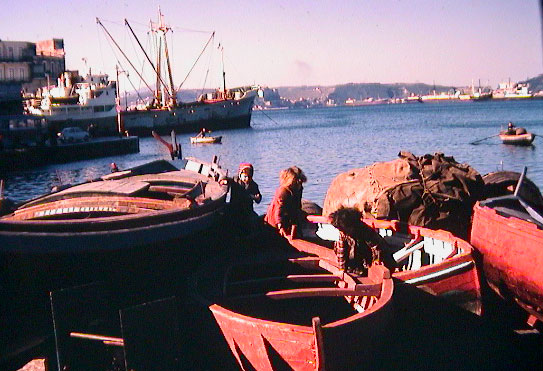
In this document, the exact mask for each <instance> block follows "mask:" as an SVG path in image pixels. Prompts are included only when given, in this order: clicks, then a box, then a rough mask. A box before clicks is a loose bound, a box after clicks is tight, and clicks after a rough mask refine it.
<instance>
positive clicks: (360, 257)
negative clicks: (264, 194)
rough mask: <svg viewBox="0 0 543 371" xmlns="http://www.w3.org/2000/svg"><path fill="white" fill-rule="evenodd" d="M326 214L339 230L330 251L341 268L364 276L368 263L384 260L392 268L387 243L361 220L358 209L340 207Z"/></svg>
mask: <svg viewBox="0 0 543 371" xmlns="http://www.w3.org/2000/svg"><path fill="white" fill-rule="evenodd" d="M329 217H330V219H331V224H332V225H333V226H334V227H336V228H337V229H338V230H339V236H340V238H339V241H336V242H335V243H334V252H335V253H336V257H337V261H338V265H339V267H340V268H341V269H343V270H345V271H347V272H352V273H356V274H361V275H365V274H367V271H368V269H369V267H370V266H371V265H372V264H376V263H377V264H379V263H384V265H385V266H386V267H387V268H389V269H391V268H393V260H392V256H391V255H390V251H391V250H390V249H387V247H388V244H387V242H386V241H385V239H384V238H383V237H381V235H379V233H377V232H376V231H375V230H374V229H373V228H371V227H370V226H368V225H367V224H366V223H364V221H362V213H361V212H360V211H359V210H357V209H355V208H351V207H340V208H339V209H338V210H336V211H334V212H333V213H331V214H330V215H329Z"/></svg>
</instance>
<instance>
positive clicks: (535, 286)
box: [470, 169, 543, 325]
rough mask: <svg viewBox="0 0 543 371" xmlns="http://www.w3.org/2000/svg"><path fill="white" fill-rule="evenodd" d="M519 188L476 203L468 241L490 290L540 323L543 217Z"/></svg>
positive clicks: (542, 291)
mask: <svg viewBox="0 0 543 371" xmlns="http://www.w3.org/2000/svg"><path fill="white" fill-rule="evenodd" d="M525 172H526V169H525V170H524V172H523V174H522V175H521V178H520V180H519V183H518V184H520V185H521V184H522V181H523V179H524V175H525ZM519 188H520V187H519V185H517V188H516V190H515V193H514V194H513V195H510V196H501V197H495V198H490V199H487V200H484V201H481V202H478V203H477V204H475V206H474V209H473V220H472V227H471V237H470V241H471V244H472V245H473V246H474V247H475V248H476V249H477V250H479V252H481V254H482V256H483V270H484V274H485V276H486V280H487V282H488V283H489V285H490V287H492V288H493V289H494V291H496V292H497V293H498V294H499V295H500V296H502V297H503V298H507V299H512V300H514V301H516V303H517V304H519V305H520V306H521V307H522V308H524V309H525V310H526V311H527V313H528V314H529V317H528V323H530V324H532V325H533V324H534V323H535V322H536V321H538V320H539V321H543V270H542V269H541V266H542V265H543V216H542V214H541V212H540V211H537V210H536V209H534V208H533V207H532V206H530V205H529V204H528V203H527V202H526V201H524V200H523V199H522V198H521V197H520V196H519Z"/></svg>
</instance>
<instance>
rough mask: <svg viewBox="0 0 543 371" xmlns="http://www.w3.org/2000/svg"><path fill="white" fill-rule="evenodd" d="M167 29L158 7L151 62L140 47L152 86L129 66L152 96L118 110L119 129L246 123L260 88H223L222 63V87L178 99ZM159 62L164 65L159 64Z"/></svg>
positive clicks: (141, 132) (162, 130)
mask: <svg viewBox="0 0 543 371" xmlns="http://www.w3.org/2000/svg"><path fill="white" fill-rule="evenodd" d="M97 23H98V24H99V25H100V26H102V28H103V29H104V31H105V32H106V35H107V36H108V37H109V38H110V39H111V40H112V41H113V43H114V45H115V46H116V47H117V48H118V49H119V51H120V52H121V53H122V55H123V56H125V58H126V59H127V61H128V63H129V64H130V65H131V66H133V64H132V62H130V60H129V59H128V57H126V54H125V53H124V52H123V50H122V49H121V48H120V47H119V45H118V44H117V42H115V40H114V39H113V37H112V36H111V34H110V33H109V32H108V31H107V29H106V28H105V27H104V25H103V24H102V23H101V21H100V20H99V19H97ZM125 23H126V25H127V27H128V28H129V30H130V32H131V34H132V35H133V36H134V38H135V39H136V41H137V42H138V44H139V45H140V47H141V43H140V42H139V39H138V38H137V36H136V34H135V33H134V32H133V30H132V27H131V26H130V24H129V23H128V21H127V20H125ZM169 31H171V28H170V27H169V26H168V25H166V24H165V23H164V17H163V15H162V13H161V12H160V9H159V20H158V22H157V23H153V22H152V24H151V30H150V32H151V33H152V34H153V35H155V36H156V38H155V40H157V45H155V47H154V50H155V51H156V53H155V54H156V55H153V56H154V57H155V58H154V60H155V61H156V62H152V61H151V58H150V57H149V56H148V55H149V53H148V52H147V51H146V50H145V49H143V47H141V52H142V53H143V55H145V56H146V62H149V64H150V65H151V68H152V74H153V78H154V79H155V80H156V85H155V88H151V85H152V84H151V83H149V82H147V81H145V80H144V78H143V76H142V74H141V73H140V72H139V71H138V70H137V69H135V68H134V67H133V68H134V70H135V73H136V74H137V75H138V76H139V77H140V79H141V80H142V82H143V83H144V84H145V85H146V86H147V88H148V89H149V93H150V94H151V95H152V99H151V101H150V102H149V103H148V104H147V105H145V106H144V107H139V108H136V109H131V110H124V111H121V112H120V115H121V125H122V130H123V131H124V130H126V131H128V132H129V133H130V134H132V135H138V136H149V135H151V132H152V131H154V132H156V133H158V134H161V135H162V134H167V133H169V132H170V131H171V130H175V131H176V132H178V133H180V132H185V133H186V132H194V131H198V130H200V128H202V127H206V128H208V129H212V130H219V129H220V130H224V129H233V128H245V127H249V126H250V123H251V115H252V110H253V104H254V100H255V98H256V97H257V94H258V93H259V92H260V88H259V87H258V86H242V87H236V88H230V89H227V88H226V77H225V76H226V74H225V72H224V63H223V73H222V77H223V81H222V82H223V84H222V85H223V86H222V88H220V89H216V90H215V91H213V92H209V93H205V94H201V95H200V97H198V99H197V100H195V101H193V102H179V101H178V99H177V95H178V92H179V90H180V89H181V86H182V83H181V84H180V85H179V87H175V86H174V81H173V76H172V70H171V68H170V66H171V64H170V59H169V53H168V43H167V38H166V35H167V33H168V32H169ZM214 37H215V33H214V32H213V33H212V35H211V37H210V39H209V40H208V42H207V43H206V45H205V47H204V50H203V51H202V53H203V52H204V51H205V49H206V48H207V47H208V46H209V45H211V44H213V43H212V41H213V40H214ZM221 50H222V49H221ZM223 60H224V59H223ZM161 61H162V62H161ZM162 64H164V65H165V66H166V67H165V68H162ZM189 73H190V72H189ZM187 77H188V76H187ZM185 80H186V79H185ZM138 94H139V93H138Z"/></svg>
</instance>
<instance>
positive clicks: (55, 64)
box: [0, 39, 66, 113]
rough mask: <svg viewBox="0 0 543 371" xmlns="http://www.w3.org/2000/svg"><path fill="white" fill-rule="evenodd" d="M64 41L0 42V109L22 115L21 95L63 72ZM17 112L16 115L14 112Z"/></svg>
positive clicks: (52, 79)
mask: <svg viewBox="0 0 543 371" xmlns="http://www.w3.org/2000/svg"><path fill="white" fill-rule="evenodd" d="M65 65H66V62H65V54H64V40H63V39H50V40H44V41H38V42H37V43H33V42H29V41H6V40H1V39H0V110H2V111H9V112H13V110H14V108H13V106H14V105H17V108H16V109H15V111H19V109H20V111H21V112H22V106H21V107H20V108H19V106H20V104H19V103H20V101H21V92H23V94H25V93H33V92H34V91H35V90H36V89H38V88H39V87H41V86H44V85H46V84H47V83H48V80H51V81H53V82H55V81H56V78H57V77H58V76H59V75H60V73H62V72H63V71H64V69H65ZM16 113H19V112H16Z"/></svg>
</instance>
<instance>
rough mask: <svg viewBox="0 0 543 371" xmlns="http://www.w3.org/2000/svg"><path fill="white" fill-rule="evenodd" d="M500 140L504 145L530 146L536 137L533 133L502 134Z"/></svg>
mask: <svg viewBox="0 0 543 371" xmlns="http://www.w3.org/2000/svg"><path fill="white" fill-rule="evenodd" d="M500 139H501V141H502V143H503V144H512V145H516V146H529V145H531V144H532V142H533V141H534V139H535V135H534V134H532V133H526V134H514V135H507V134H500Z"/></svg>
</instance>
